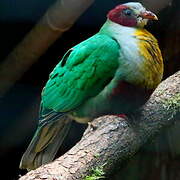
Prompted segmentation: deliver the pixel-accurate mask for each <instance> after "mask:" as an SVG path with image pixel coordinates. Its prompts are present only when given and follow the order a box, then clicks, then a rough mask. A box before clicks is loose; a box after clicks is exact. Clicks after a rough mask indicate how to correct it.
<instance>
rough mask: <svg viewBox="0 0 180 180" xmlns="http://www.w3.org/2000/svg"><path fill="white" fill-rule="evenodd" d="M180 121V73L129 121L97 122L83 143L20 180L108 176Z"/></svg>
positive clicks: (103, 119)
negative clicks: (98, 172) (99, 173)
mask: <svg viewBox="0 0 180 180" xmlns="http://www.w3.org/2000/svg"><path fill="white" fill-rule="evenodd" d="M178 118H180V71H179V72H177V73H176V74H174V75H173V76H171V77H169V78H168V79H167V80H165V81H163V82H162V83H161V84H160V85H159V86H158V88H157V89H156V90H155V92H154V93H153V94H152V96H151V97H150V99H149V100H148V102H147V103H146V104H145V105H144V106H143V107H142V108H140V109H139V110H138V112H137V114H136V115H135V116H133V117H129V119H123V118H120V117H116V116H104V117H100V118H98V119H95V120H94V121H93V122H92V124H90V125H89V126H88V128H87V130H86V131H85V133H84V135H83V137H82V139H81V141H80V142H79V143H77V144H76V145H75V146H74V147H73V148H72V149H71V150H69V151H68V152H67V153H66V154H64V155H63V156H61V157H60V158H58V159H56V160H55V161H54V162H52V163H49V164H47V165H43V166H41V167H40V168H38V169H36V170H34V171H31V172H29V173H27V174H26V175H25V176H23V177H21V178H20V180H30V179H31V180H32V179H36V180H40V179H54V180H55V179H56V180H61V179H62V180H64V179H66V180H71V179H83V178H85V177H86V176H87V175H91V173H92V169H100V170H102V169H103V173H102V174H104V173H105V175H109V174H111V173H112V172H113V171H114V170H115V169H116V168H117V167H120V165H121V164H122V162H123V161H124V160H127V159H129V158H130V157H131V156H133V155H134V154H135V153H136V152H137V151H138V150H139V148H140V147H141V146H142V145H143V144H144V143H145V142H147V140H149V139H150V138H152V137H153V136H155V135H156V134H158V133H159V132H160V130H161V129H162V128H164V127H167V126H170V125H172V124H173V123H175V122H176V120H178Z"/></svg>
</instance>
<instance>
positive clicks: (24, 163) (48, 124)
mask: <svg viewBox="0 0 180 180" xmlns="http://www.w3.org/2000/svg"><path fill="white" fill-rule="evenodd" d="M52 119H53V120H52V121H50V120H49V118H48V121H47V119H46V120H43V119H42V120H41V122H40V124H39V126H38V128H37V130H36V133H35V135H34V137H33V139H32V141H31V143H30V144H29V146H28V148H27V150H26V152H25V153H24V154H23V157H22V159H21V162H20V168H21V169H28V170H31V169H36V168H37V167H39V166H41V165H42V164H46V163H48V162H50V161H52V160H53V159H54V157H55V155H56V153H57V151H58V149H59V147H60V145H61V144H62V142H63V140H64V138H65V137H66V135H67V133H68V131H69V128H70V125H71V120H69V119H68V118H67V116H66V115H62V116H61V117H60V118H59V119H58V120H54V118H52Z"/></svg>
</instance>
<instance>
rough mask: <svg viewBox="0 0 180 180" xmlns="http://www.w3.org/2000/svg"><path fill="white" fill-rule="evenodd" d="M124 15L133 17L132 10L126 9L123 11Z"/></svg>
mask: <svg viewBox="0 0 180 180" xmlns="http://www.w3.org/2000/svg"><path fill="white" fill-rule="evenodd" d="M123 13H124V14H125V15H126V16H131V15H132V10H131V9H125V10H124V11H123Z"/></svg>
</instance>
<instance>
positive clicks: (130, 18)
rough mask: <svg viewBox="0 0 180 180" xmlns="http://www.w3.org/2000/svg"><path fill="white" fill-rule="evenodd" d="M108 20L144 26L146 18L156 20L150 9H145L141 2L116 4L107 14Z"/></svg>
mask: <svg viewBox="0 0 180 180" xmlns="http://www.w3.org/2000/svg"><path fill="white" fill-rule="evenodd" d="M107 17H108V19H109V20H111V21H113V22H115V23H118V24H120V25H123V26H128V27H144V26H145V25H146V24H147V22H148V20H158V18H157V16H156V15H155V14H154V13H152V12H151V11H147V10H146V8H145V7H143V6H142V4H141V3H138V2H129V3H125V4H122V5H118V6H116V7H115V8H114V9H112V10H111V11H109V13H108V14H107Z"/></svg>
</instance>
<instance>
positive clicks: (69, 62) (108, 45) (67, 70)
mask: <svg viewBox="0 0 180 180" xmlns="http://www.w3.org/2000/svg"><path fill="white" fill-rule="evenodd" d="M119 50H120V47H119V45H118V43H117V42H116V41H115V40H114V39H112V38H111V37H109V36H107V35H102V34H96V35H94V36H93V37H91V38H90V39H87V40H86V41H83V42H82V43H80V44H78V45H77V46H75V47H73V48H72V49H70V50H69V51H68V52H67V53H66V54H65V55H64V57H63V58H62V60H61V61H60V62H59V63H58V64H57V66H56V67H55V69H54V70H53V72H52V73H51V74H50V78H49V80H48V82H47V84H46V86H45V88H44V89H43V92H42V109H43V111H42V112H41V115H43V114H44V113H45V111H46V110H53V111H55V112H68V111H71V110H73V109H75V108H77V107H78V106H79V105H81V104H82V103H83V102H85V101H86V100H87V99H88V98H90V97H94V96H96V95H97V94H98V93H99V92H100V91H102V90H103V89H104V87H105V86H106V85H107V84H108V83H109V82H110V81H111V79H112V78H113V76H114V74H115V72H116V70H117V68H118V57H119Z"/></svg>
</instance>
